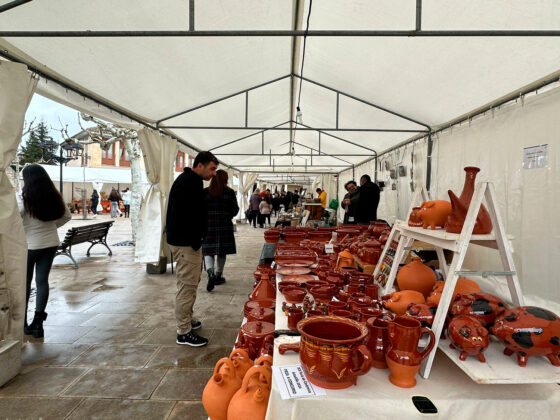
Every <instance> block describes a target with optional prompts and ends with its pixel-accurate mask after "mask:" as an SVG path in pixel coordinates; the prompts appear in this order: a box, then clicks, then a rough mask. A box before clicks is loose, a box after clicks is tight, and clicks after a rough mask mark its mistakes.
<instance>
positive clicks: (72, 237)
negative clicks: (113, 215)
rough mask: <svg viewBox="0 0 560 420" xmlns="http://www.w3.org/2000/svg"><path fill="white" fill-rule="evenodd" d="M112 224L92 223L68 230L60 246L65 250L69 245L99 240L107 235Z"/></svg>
mask: <svg viewBox="0 0 560 420" xmlns="http://www.w3.org/2000/svg"><path fill="white" fill-rule="evenodd" d="M113 223H114V222H112V221H111V222H102V223H94V224H91V225H85V226H78V227H73V228H70V229H68V232H66V236H65V238H64V241H62V243H61V244H60V245H61V247H63V248H65V247H67V246H69V245H75V244H81V243H84V242H88V241H91V240H94V239H101V238H103V237H105V236H106V235H107V233H108V232H109V228H110V227H111V226H112V225H113Z"/></svg>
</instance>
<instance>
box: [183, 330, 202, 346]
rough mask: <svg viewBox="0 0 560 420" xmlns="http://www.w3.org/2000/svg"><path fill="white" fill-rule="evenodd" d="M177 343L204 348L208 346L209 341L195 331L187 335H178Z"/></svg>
mask: <svg viewBox="0 0 560 420" xmlns="http://www.w3.org/2000/svg"><path fill="white" fill-rule="evenodd" d="M176 343H177V344H180V345H182V346H193V347H202V346H205V345H206V344H208V339H207V338H204V337H201V336H200V335H198V334H197V333H195V332H193V331H189V332H188V333H186V334H177V341H176Z"/></svg>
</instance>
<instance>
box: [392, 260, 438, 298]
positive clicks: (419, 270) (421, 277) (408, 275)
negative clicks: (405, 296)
mask: <svg viewBox="0 0 560 420" xmlns="http://www.w3.org/2000/svg"><path fill="white" fill-rule="evenodd" d="M397 283H398V285H399V289H400V290H416V291H418V292H420V293H422V294H423V295H424V297H427V296H428V295H429V294H430V293H431V292H432V288H433V287H434V284H435V283H436V273H434V270H432V269H431V268H430V267H428V266H426V265H424V264H422V260H421V259H420V258H418V257H415V258H413V259H412V262H411V263H410V264H407V265H405V266H404V267H403V268H401V269H400V270H399V273H398V274H397Z"/></svg>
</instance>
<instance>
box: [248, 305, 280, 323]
mask: <svg viewBox="0 0 560 420" xmlns="http://www.w3.org/2000/svg"><path fill="white" fill-rule="evenodd" d="M247 321H248V322H252V321H264V322H270V323H271V324H274V311H273V310H272V309H269V308H257V309H251V311H250V312H249V316H248V317H247Z"/></svg>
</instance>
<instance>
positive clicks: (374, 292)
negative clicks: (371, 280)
mask: <svg viewBox="0 0 560 420" xmlns="http://www.w3.org/2000/svg"><path fill="white" fill-rule="evenodd" d="M365 293H366V296H368V297H370V298H372V299H373V300H377V299H379V286H378V285H377V284H366V286H365Z"/></svg>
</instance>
